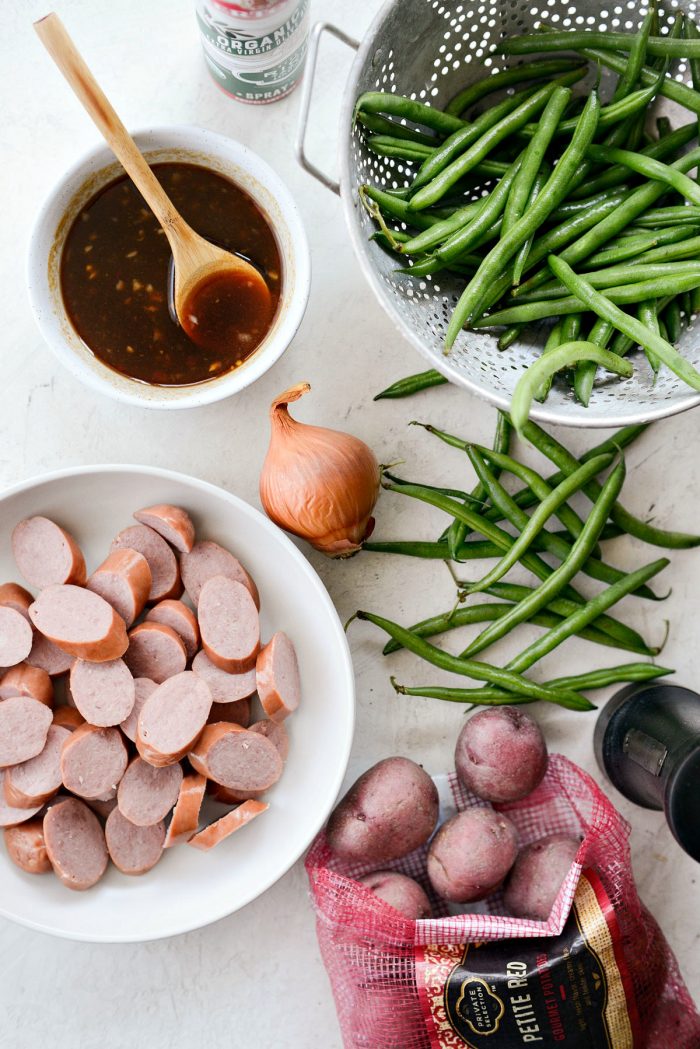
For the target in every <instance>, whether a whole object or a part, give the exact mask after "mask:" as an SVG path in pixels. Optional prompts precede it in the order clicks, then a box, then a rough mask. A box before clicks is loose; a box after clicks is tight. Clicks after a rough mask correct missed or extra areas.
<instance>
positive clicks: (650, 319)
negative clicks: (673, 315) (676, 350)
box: [637, 299, 661, 375]
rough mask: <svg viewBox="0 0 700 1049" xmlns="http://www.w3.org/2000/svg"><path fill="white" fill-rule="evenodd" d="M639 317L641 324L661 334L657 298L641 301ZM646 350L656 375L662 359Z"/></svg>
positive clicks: (650, 365)
mask: <svg viewBox="0 0 700 1049" xmlns="http://www.w3.org/2000/svg"><path fill="white" fill-rule="evenodd" d="M637 318H638V320H639V322H640V324H643V325H644V327H645V328H649V330H650V331H653V332H656V334H657V335H661V329H660V327H659V318H658V314H657V304H656V300H655V299H652V300H651V301H650V302H640V303H639V306H638V307H637ZM644 352H645V354H646V357H647V360H648V361H649V367H650V368H651V370H652V371H653V373H654V375H656V374H657V372H658V370H659V368H660V367H661V361H660V360H659V358H658V357H656V356H655V354H653V353H652V352H651V350H646V349H645V351H644Z"/></svg>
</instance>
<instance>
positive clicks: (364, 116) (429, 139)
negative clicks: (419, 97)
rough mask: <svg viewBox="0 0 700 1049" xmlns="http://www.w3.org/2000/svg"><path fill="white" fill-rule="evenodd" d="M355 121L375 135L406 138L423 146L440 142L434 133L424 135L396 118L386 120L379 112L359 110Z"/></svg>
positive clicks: (435, 144)
mask: <svg viewBox="0 0 700 1049" xmlns="http://www.w3.org/2000/svg"><path fill="white" fill-rule="evenodd" d="M357 122H358V123H359V124H362V126H363V127H364V128H366V129H367V130H368V131H371V132H373V133H374V134H377V135H391V136H393V137H394V138H403V139H406V141H407V142H419V143H422V144H423V145H424V146H437V145H439V144H440V140H439V139H438V138H436V137H435V136H434V135H426V134H425V132H424V131H418V129H417V128H412V127H407V126H406V125H405V124H399V123H398V121H396V120H387V118H386V117H383V116H381V115H380V114H379V113H363V112H362V111H360V112H359V113H358V114H357Z"/></svg>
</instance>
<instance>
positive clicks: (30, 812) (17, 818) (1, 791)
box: [0, 769, 41, 827]
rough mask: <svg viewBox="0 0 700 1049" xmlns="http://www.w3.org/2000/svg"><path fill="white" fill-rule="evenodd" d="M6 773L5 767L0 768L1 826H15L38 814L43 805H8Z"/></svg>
mask: <svg viewBox="0 0 700 1049" xmlns="http://www.w3.org/2000/svg"><path fill="white" fill-rule="evenodd" d="M5 775H6V773H5V769H0V827H15V826H16V825H17V824H18V823H26V821H27V820H30V819H31V818H32V816H36V814H37V812H39V810H40V809H41V805H37V807H36V808H35V809H16V808H14V806H12V805H8V803H7V800H6V798H5Z"/></svg>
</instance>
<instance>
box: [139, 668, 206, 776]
mask: <svg viewBox="0 0 700 1049" xmlns="http://www.w3.org/2000/svg"><path fill="white" fill-rule="evenodd" d="M210 707H211V692H210V691H209V686H208V685H207V683H206V682H205V681H202V679H201V678H200V677H197V675H196V674H193V673H192V671H191V670H185V671H183V673H181V674H176V675H175V677H171V678H169V679H168V680H167V681H164V682H163V684H162V685H159V686H158V688H157V689H156V690H155V692H153V693H152V695H150V696H149V697H148V699H147V700H146V702H145V703H144V705H143V707H142V708H141V713H140V714H139V720H138V727H137V730H136V747H137V749H138V752H139V754H140V755H141V757H142V758H144V760H145V761H147V762H148V763H149V764H150V765H156V766H162V765H174V764H175V762H177V761H179V760H180V758H183V757H184V756H185V754H186V753H187V751H188V750H190V748H191V747H192V746H193V745H194V743H195V742H196V740H197V739H198V737H199V734H200V733H201V731H202V729H203V728H204V726H205V725H206V722H207V718H208V716H209V709H210Z"/></svg>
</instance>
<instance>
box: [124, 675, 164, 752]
mask: <svg viewBox="0 0 700 1049" xmlns="http://www.w3.org/2000/svg"><path fill="white" fill-rule="evenodd" d="M157 687H158V686H157V685H156V683H155V681H151V680H150V678H147V677H137V678H134V689H135V698H134V705H133V707H132V708H131V713H130V714H129V716H128V718H126V719H125V720H124V721H122V723H121V725H120V728H121V730H122V732H123V733H124V735H125V736H126V737H127V739H130V740H131V742H132V743H135V742H136V727H137V725H138V721H139V714H140V713H141V708H142V707H143V705H144V703H145V702H146V700H147V699H148V697H149V696H150V695H151V693H152V692H155V690H156V688H157Z"/></svg>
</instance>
